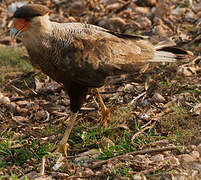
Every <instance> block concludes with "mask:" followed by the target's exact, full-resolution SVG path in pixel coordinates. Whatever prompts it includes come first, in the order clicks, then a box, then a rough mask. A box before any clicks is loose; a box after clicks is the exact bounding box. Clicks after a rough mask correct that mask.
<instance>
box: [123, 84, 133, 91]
mask: <svg viewBox="0 0 201 180" xmlns="http://www.w3.org/2000/svg"><path fill="white" fill-rule="evenodd" d="M134 90H135V87H134V86H133V85H132V84H126V85H125V87H124V92H128V93H130V92H133V91H134Z"/></svg>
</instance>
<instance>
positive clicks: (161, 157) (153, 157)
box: [150, 154, 164, 162]
mask: <svg viewBox="0 0 201 180" xmlns="http://www.w3.org/2000/svg"><path fill="white" fill-rule="evenodd" d="M150 160H151V161H154V162H159V161H163V160H164V156H163V155H162V154H157V155H155V156H152V157H151V158H150Z"/></svg>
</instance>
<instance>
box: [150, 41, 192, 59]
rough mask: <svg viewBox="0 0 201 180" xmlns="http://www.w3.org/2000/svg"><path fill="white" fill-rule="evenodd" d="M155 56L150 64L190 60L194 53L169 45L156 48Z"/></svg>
mask: <svg viewBox="0 0 201 180" xmlns="http://www.w3.org/2000/svg"><path fill="white" fill-rule="evenodd" d="M155 50H156V53H155V56H154V58H153V59H151V60H149V62H176V61H177V60H188V59H189V58H190V57H192V56H193V53H192V52H189V51H186V50H184V49H182V48H178V47H176V46H171V45H168V44H164V45H163V44H158V45H156V46H155Z"/></svg>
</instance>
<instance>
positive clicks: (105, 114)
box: [101, 106, 118, 127]
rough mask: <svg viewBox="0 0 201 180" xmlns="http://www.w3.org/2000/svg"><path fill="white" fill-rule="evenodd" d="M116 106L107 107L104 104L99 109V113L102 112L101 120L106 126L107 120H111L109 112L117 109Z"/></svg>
mask: <svg viewBox="0 0 201 180" xmlns="http://www.w3.org/2000/svg"><path fill="white" fill-rule="evenodd" d="M117 109H118V107H117V106H112V107H110V108H107V107H106V106H104V108H103V109H101V114H102V121H103V122H104V126H105V127H107V126H108V122H109V121H111V113H112V112H113V111H115V110H117Z"/></svg>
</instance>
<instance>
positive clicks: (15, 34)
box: [10, 27, 20, 39]
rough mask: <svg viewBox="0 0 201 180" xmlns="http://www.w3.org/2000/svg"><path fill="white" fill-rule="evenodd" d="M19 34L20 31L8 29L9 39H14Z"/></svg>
mask: <svg viewBox="0 0 201 180" xmlns="http://www.w3.org/2000/svg"><path fill="white" fill-rule="evenodd" d="M19 34H20V30H18V29H15V28H14V27H11V28H10V37H11V38H12V39H14V38H16V37H17V36H18V35H19Z"/></svg>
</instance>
